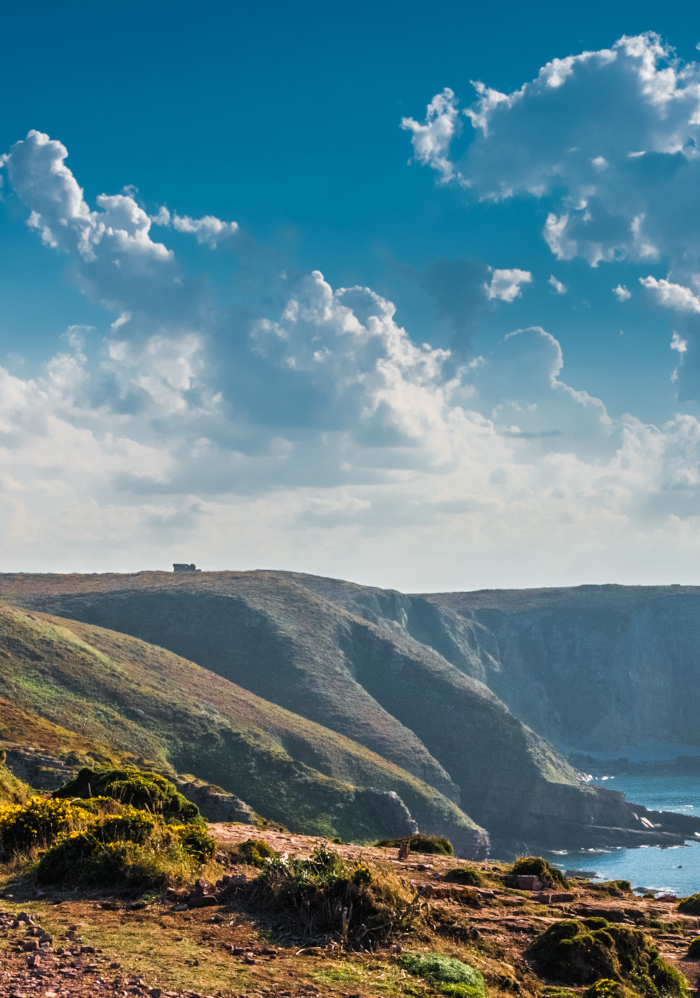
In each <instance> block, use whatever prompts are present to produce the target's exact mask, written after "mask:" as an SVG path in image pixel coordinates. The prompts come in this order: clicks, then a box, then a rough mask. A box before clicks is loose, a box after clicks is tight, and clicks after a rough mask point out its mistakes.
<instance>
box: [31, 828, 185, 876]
mask: <svg viewBox="0 0 700 998" xmlns="http://www.w3.org/2000/svg"><path fill="white" fill-rule="evenodd" d="M161 828H162V831H163V834H162V835H161V836H158V837H157V838H154V837H151V839H149V840H148V842H146V843H145V844H143V845H141V844H139V843H137V842H123V841H122V842H103V841H101V840H100V839H99V838H98V836H97V835H95V834H93V833H91V832H71V833H69V834H67V835H65V836H63V837H61V838H60V839H59V840H58V841H57V842H56V844H55V845H54V846H52V848H51V849H49V850H48V851H47V852H46V853H44V855H43V856H42V857H41V860H40V861H39V865H38V867H37V872H36V878H37V883H39V884H57V883H69V884H73V885H77V884H83V885H86V886H90V887H97V886H99V887H111V886H118V887H160V886H165V885H166V884H171V883H183V882H185V881H188V880H191V879H193V878H194V877H196V876H198V875H199V871H200V869H201V865H200V864H199V863H198V862H197V859H196V858H195V857H194V856H192V855H190V854H189V853H188V852H187V850H186V849H185V848H184V847H183V846H182V845H181V843H180V841H179V840H178V838H177V836H176V835H174V834H173V832H172V830H171V829H170V828H169V827H168V826H161Z"/></svg>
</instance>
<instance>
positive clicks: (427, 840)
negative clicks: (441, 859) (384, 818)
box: [374, 835, 454, 856]
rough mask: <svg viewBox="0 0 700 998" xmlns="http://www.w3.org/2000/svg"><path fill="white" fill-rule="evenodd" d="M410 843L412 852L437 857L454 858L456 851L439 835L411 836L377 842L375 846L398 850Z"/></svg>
mask: <svg viewBox="0 0 700 998" xmlns="http://www.w3.org/2000/svg"><path fill="white" fill-rule="evenodd" d="M406 843H408V845H409V846H410V849H411V852H420V853H433V854H435V855H436V856H454V849H453V848H452V843H451V842H450V840H449V839H443V838H441V837H440V836H439V835H409V836H407V837H406V838H404V839H382V840H381V842H375V843H374V844H375V846H376V847H377V848H380V849H392V848H393V849H398V848H399V846H402V845H405V844H406Z"/></svg>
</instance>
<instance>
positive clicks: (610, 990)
mask: <svg viewBox="0 0 700 998" xmlns="http://www.w3.org/2000/svg"><path fill="white" fill-rule="evenodd" d="M626 994H627V991H626V989H625V988H624V987H623V986H622V984H620V982H619V981H613V980H611V978H609V977H601V978H600V980H598V981H596V982H595V984H591V986H590V988H586V990H585V991H584V998H625V995H626Z"/></svg>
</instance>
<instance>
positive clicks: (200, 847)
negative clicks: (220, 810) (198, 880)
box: [168, 825, 217, 865]
mask: <svg viewBox="0 0 700 998" xmlns="http://www.w3.org/2000/svg"><path fill="white" fill-rule="evenodd" d="M168 830H169V831H172V833H173V834H174V835H176V836H177V839H178V841H179V843H180V845H181V846H182V848H183V849H184V850H185V852H186V853H187V854H188V855H189V856H192V857H194V859H196V860H198V861H199V862H200V863H201V864H202V865H204V864H205V863H208V862H210V861H211V860H213V859H214V856H215V855H216V849H217V842H216V839H215V838H213V837H212V836H211V835H207V833H206V831H205V830H204V829H203V828H202V827H201V826H200V825H169V826H168Z"/></svg>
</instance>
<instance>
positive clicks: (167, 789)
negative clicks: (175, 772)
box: [53, 767, 206, 826]
mask: <svg viewBox="0 0 700 998" xmlns="http://www.w3.org/2000/svg"><path fill="white" fill-rule="evenodd" d="M53 797H54V798H56V799H59V798H63V799H65V798H81V799H86V798H90V797H111V798H113V799H114V800H117V801H119V802H120V803H122V804H131V805H132V806H133V807H136V808H139V809H140V810H145V811H150V812H151V813H152V814H156V815H158V816H159V817H162V818H163V819H164V820H165V821H173V822H175V823H178V824H183V825H192V824H198V825H202V826H204V825H205V824H206V822H205V821H204V819H203V818H202V816H201V814H200V813H199V808H198V807H197V805H196V804H192V802H191V801H188V800H187V799H186V798H185V797H183V796H182V794H181V793H180V792H179V791H178V789H177V787H176V786H175V784H174V783H171V782H170V780H166V779H165V777H164V776H159V775H158V773H146V772H143V771H142V770H140V769H136V768H132V767H127V768H126V769H89V768H87V767H85V768H84V769H81V770H80V772H79V773H78V775H77V776H76V777H75V779H73V780H70V781H69V782H68V783H65V784H64V785H63V786H62V787H61V788H60V789H59V790H56V791H55V792H54V794H53Z"/></svg>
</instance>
